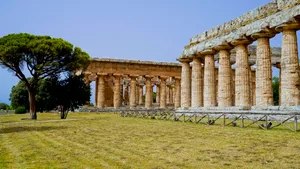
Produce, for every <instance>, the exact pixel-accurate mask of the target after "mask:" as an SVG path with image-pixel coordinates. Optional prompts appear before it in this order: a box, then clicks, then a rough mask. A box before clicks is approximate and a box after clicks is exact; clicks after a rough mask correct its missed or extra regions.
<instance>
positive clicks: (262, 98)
mask: <svg viewBox="0 0 300 169" xmlns="http://www.w3.org/2000/svg"><path fill="white" fill-rule="evenodd" d="M273 36H274V35H270V34H262V33H257V34H254V35H252V37H253V38H255V39H257V50H256V89H255V90H256V106H273V105H274V102H273V90H272V62H271V48H270V38H271V37H273ZM251 83H252V81H251Z"/></svg>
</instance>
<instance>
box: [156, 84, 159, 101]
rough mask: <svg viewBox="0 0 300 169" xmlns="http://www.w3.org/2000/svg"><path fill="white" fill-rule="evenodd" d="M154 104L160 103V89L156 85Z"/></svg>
mask: <svg viewBox="0 0 300 169" xmlns="http://www.w3.org/2000/svg"><path fill="white" fill-rule="evenodd" d="M156 103H157V104H159V103H160V87H159V85H156Z"/></svg>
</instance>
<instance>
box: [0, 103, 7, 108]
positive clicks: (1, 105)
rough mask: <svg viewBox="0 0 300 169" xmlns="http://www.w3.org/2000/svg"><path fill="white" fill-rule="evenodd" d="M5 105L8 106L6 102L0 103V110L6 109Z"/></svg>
mask: <svg viewBox="0 0 300 169" xmlns="http://www.w3.org/2000/svg"><path fill="white" fill-rule="evenodd" d="M7 107H9V106H8V105H7V104H6V103H0V110H7Z"/></svg>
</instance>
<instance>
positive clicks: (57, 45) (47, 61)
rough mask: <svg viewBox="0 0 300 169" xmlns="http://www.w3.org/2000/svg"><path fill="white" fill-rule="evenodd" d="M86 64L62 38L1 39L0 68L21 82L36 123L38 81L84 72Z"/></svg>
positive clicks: (23, 36) (83, 55)
mask: <svg viewBox="0 0 300 169" xmlns="http://www.w3.org/2000/svg"><path fill="white" fill-rule="evenodd" d="M89 61H90V57H89V55H88V54H87V53H85V52H83V51H82V50H81V49H80V48H78V47H74V46H73V45H72V44H71V43H69V42H67V41H64V40H63V39H61V38H52V37H50V36H36V35H31V34H27V33H19V34H9V35H6V36H3V37H1V38H0V66H2V67H4V68H7V69H8V70H9V71H11V72H13V73H14V74H15V75H16V76H17V77H18V78H19V79H20V80H21V81H23V82H24V84H25V86H26V89H27V91H28V94H29V96H30V97H29V103H30V104H29V105H30V106H29V110H30V113H31V118H32V119H36V98H35V94H36V90H37V86H38V83H39V81H40V80H41V79H44V78H53V77H56V76H58V75H60V74H61V73H63V72H73V71H76V70H84V69H85V68H87V66H88V64H89ZM24 68H25V69H27V70H28V72H29V73H30V76H31V77H32V80H31V81H28V77H26V76H25V74H24Z"/></svg>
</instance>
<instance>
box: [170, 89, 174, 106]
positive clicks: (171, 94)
mask: <svg viewBox="0 0 300 169" xmlns="http://www.w3.org/2000/svg"><path fill="white" fill-rule="evenodd" d="M169 88H170V104H171V105H172V104H173V102H174V100H173V98H174V97H173V95H174V93H173V87H172V85H170V87H169Z"/></svg>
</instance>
